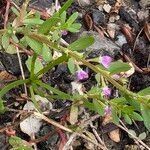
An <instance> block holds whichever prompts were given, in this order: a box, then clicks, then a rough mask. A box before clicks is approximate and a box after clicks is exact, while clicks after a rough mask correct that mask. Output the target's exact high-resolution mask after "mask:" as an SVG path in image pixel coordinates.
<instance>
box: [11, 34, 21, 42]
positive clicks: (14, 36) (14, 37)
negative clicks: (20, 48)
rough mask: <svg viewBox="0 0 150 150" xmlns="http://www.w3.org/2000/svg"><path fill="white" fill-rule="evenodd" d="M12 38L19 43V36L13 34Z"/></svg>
mask: <svg viewBox="0 0 150 150" xmlns="http://www.w3.org/2000/svg"><path fill="white" fill-rule="evenodd" d="M11 37H12V39H13V41H14V42H15V43H19V40H18V38H17V36H16V35H15V34H12V36H11Z"/></svg>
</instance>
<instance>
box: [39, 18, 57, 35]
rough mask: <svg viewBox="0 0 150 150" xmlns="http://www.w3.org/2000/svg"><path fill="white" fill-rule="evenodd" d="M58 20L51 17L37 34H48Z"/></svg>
mask: <svg viewBox="0 0 150 150" xmlns="http://www.w3.org/2000/svg"><path fill="white" fill-rule="evenodd" d="M59 20H60V19H59V18H58V17H51V18H50V19H48V20H46V21H45V22H44V23H43V24H42V25H41V26H40V28H39V30H38V31H39V33H42V34H48V33H49V31H50V30H51V28H52V27H53V26H56V24H57V22H58V21H59Z"/></svg>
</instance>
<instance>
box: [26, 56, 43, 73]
mask: <svg viewBox="0 0 150 150" xmlns="http://www.w3.org/2000/svg"><path fill="white" fill-rule="evenodd" d="M31 62H32V56H31V57H29V58H28V60H27V61H26V65H27V68H28V70H29V71H31ZM41 69H43V65H42V63H41V61H40V60H39V59H38V58H37V59H36V61H35V66H34V74H36V73H37V72H39V71H40V70H41Z"/></svg>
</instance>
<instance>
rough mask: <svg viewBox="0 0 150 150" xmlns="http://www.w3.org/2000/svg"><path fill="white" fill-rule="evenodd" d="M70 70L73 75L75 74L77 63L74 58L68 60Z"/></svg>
mask: <svg viewBox="0 0 150 150" xmlns="http://www.w3.org/2000/svg"><path fill="white" fill-rule="evenodd" d="M68 68H69V71H70V72H71V74H74V73H75V62H74V59H73V58H70V59H69V60H68Z"/></svg>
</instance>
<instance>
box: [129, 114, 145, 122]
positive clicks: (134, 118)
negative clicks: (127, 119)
mask: <svg viewBox="0 0 150 150" xmlns="http://www.w3.org/2000/svg"><path fill="white" fill-rule="evenodd" d="M131 117H132V119H133V120H137V121H143V118H142V116H141V115H139V114H138V113H136V112H133V114H131Z"/></svg>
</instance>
